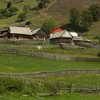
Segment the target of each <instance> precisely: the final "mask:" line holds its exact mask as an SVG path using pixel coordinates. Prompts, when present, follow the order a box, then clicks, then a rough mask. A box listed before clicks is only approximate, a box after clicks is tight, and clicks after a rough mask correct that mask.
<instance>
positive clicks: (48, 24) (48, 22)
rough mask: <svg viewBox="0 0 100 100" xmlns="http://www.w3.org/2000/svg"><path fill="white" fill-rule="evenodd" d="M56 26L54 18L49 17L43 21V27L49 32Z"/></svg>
mask: <svg viewBox="0 0 100 100" xmlns="http://www.w3.org/2000/svg"><path fill="white" fill-rule="evenodd" d="M55 27H57V23H56V22H55V20H54V19H48V20H45V21H44V22H43V25H42V28H43V29H44V30H45V31H46V32H47V33H49V32H50V31H51V30H53V29H54V28H55Z"/></svg>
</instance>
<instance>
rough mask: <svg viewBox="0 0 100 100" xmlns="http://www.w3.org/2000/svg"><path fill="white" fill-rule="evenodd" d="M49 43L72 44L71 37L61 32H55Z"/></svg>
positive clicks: (66, 32)
mask: <svg viewBox="0 0 100 100" xmlns="http://www.w3.org/2000/svg"><path fill="white" fill-rule="evenodd" d="M50 43H51V44H59V43H68V44H71V43H72V36H71V35H70V34H69V32H68V31H66V30H62V31H60V32H55V34H52V33H51V35H50Z"/></svg>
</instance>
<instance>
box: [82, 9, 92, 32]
mask: <svg viewBox="0 0 100 100" xmlns="http://www.w3.org/2000/svg"><path fill="white" fill-rule="evenodd" d="M81 17H82V19H81V28H82V30H83V31H88V29H89V28H90V26H91V25H92V22H93V17H92V15H91V14H90V12H89V11H83V12H82V15H81Z"/></svg>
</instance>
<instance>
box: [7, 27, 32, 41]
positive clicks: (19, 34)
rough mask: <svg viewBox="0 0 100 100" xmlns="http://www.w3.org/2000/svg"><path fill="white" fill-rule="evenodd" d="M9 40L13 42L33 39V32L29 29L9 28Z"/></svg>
mask: <svg viewBox="0 0 100 100" xmlns="http://www.w3.org/2000/svg"><path fill="white" fill-rule="evenodd" d="M8 38H10V39H13V40H28V39H33V37H32V32H31V30H30V28H28V27H9V32H8Z"/></svg>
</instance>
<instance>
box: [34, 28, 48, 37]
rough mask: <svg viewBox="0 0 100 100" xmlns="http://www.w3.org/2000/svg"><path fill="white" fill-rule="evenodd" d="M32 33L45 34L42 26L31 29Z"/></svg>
mask: <svg viewBox="0 0 100 100" xmlns="http://www.w3.org/2000/svg"><path fill="white" fill-rule="evenodd" d="M32 34H33V35H35V34H46V32H45V31H44V30H43V29H42V28H38V29H35V30H32Z"/></svg>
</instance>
